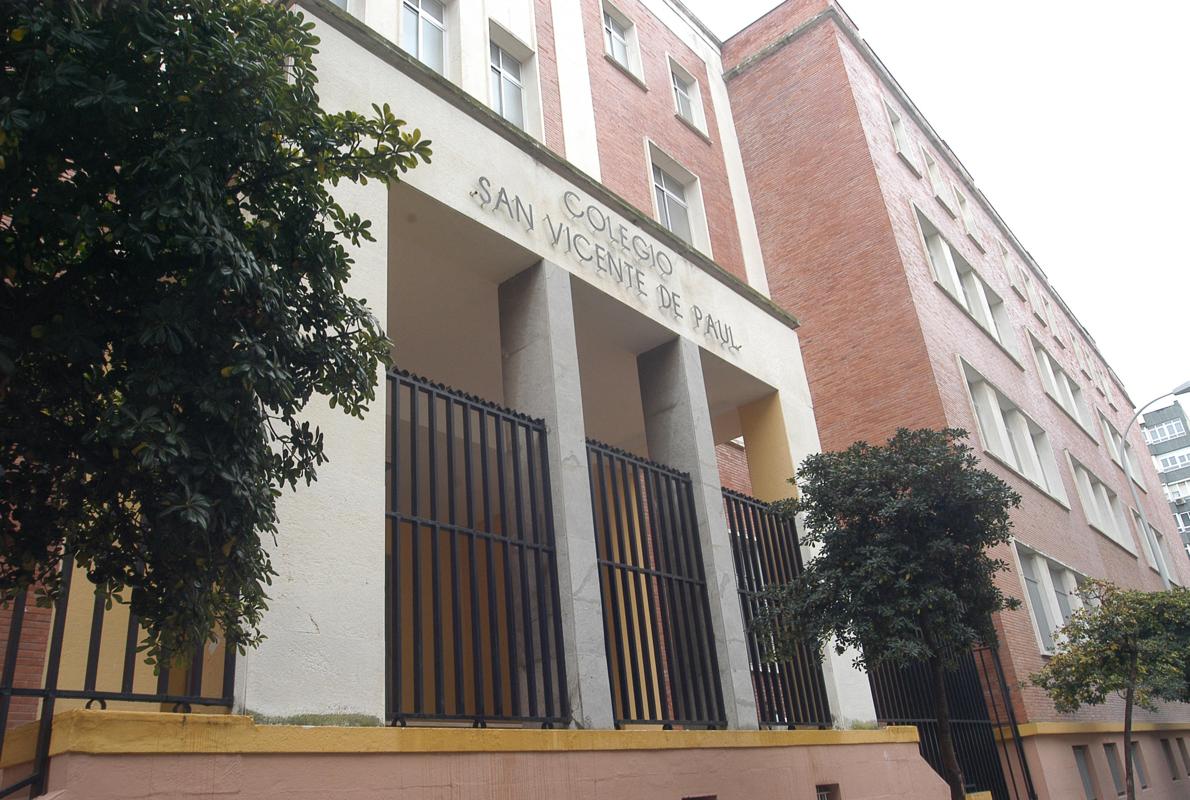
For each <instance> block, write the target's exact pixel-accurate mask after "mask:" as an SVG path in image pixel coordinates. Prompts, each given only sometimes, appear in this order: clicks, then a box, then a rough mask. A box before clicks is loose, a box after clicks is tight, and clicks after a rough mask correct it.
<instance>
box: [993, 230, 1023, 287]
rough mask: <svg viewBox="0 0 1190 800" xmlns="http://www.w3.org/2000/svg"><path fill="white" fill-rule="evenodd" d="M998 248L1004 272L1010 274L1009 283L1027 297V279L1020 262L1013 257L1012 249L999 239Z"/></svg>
mask: <svg viewBox="0 0 1190 800" xmlns="http://www.w3.org/2000/svg"><path fill="white" fill-rule="evenodd" d="M996 249H997V250H998V251H999V253H1000V263H1001V264H1002V265H1003V267H1004V272H1005V274H1007V275H1008V285H1009V286H1011V287H1012V290H1013V291H1014V292H1016V293H1017V295H1018V296H1019V297H1021V298H1022V299H1025V279H1024V276H1023V274H1022V268H1021V265H1020V263H1019V262H1018V261H1017V260H1016V259H1015V258H1013V256H1012V251H1011V250H1009V249H1008V247H1007V246H1006V245H1005V244H1004V242H1001V241H997V242H996Z"/></svg>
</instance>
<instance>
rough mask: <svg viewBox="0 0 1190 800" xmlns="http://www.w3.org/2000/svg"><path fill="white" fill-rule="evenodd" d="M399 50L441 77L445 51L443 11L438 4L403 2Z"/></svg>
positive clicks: (428, 0) (429, 0) (432, 0)
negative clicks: (401, 49) (402, 50)
mask: <svg viewBox="0 0 1190 800" xmlns="http://www.w3.org/2000/svg"><path fill="white" fill-rule="evenodd" d="M401 47H402V48H403V49H404V50H405V51H406V52H408V53H409V54H410V55H412V56H414V57H415V58H417V59H418V60H419V61H421V62H422V63H423V64H425V65H426V66H427V67H429V68H430V69H432V70H434V71H435V72H437V73H438V74H439V75H441V74H442V72H443V68H444V63H445V62H444V54H445V51H446V7H445V6H443V4H442V3H440V2H438V0H402V2H401Z"/></svg>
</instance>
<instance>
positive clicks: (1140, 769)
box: [1132, 739, 1149, 789]
mask: <svg viewBox="0 0 1190 800" xmlns="http://www.w3.org/2000/svg"><path fill="white" fill-rule="evenodd" d="M1132 773H1133V774H1134V775H1135V776H1136V782H1137V783H1139V784H1140V788H1142V789H1148V788H1149V770H1148V767H1147V766H1146V765H1145V756H1144V753H1142V752H1141V749H1140V742H1138V741H1136V740H1135V739H1134V740H1133V741H1132Z"/></svg>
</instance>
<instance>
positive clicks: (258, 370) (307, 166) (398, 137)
mask: <svg viewBox="0 0 1190 800" xmlns="http://www.w3.org/2000/svg"><path fill="white" fill-rule="evenodd" d="M0 36H2V37H3V41H2V42H0V268H2V270H3V275H2V277H0V597H3V598H5V599H10V598H12V597H14V596H15V595H16V594H17V593H19V592H22V591H25V590H26V589H27V588H28V587H40V589H41V590H43V591H44V592H46V593H47V594H46V596H47V597H52V596H53V594H54V593H55V591H56V590H57V589H58V587H59V580H60V570H59V567H60V564H61V559H62V555H63V554H64V553H68V554H71V555H73V557H74V559H75V560H76V561H77V563H78V564H79V565H80V566H81V567H82V568H84V569H85V570H86V574H87V576H88V577H89V578H90V580H91V581H93V582H94V583H96V584H97V585H98V586H99V587H101V590H102V591H104V592H106V593H107V595H108V596H109V598H116V599H127V600H128V601H130V602H131V608H132V610H133V611H134V612H135V613H136V614H137V616H138V618H139V620H140V622H141V624H142V625H143V626H144V627H145V628H146V629H147V632H148V637H149V645H150V647H149V655H150V657H157V656H160V655H161V654H162V653H165V654H171V655H172V654H176V653H181V652H189V650H190V648H191V647H193V646H194V644H195V643H196V642H198V641H201V640H203V639H205V638H207V637H208V636H209V635H210V634H211V632H212V630H213V629H216V628H218V629H221V630H222V631H224V632H225V634H226V636H227V638H228V640H229V642H230V643H231V644H233V645H236V646H240V647H243V646H248V645H253V644H255V643H256V642H257V641H258V640H259V637H260V633H259V621H260V619H261V614H262V612H263V611H264V609H265V607H266V600H267V598H266V594H265V592H266V585H267V583H268V582H269V580H270V576H271V575H272V574H273V568H272V566H271V564H270V560H269V557H268V554H267V550H266V548H265V546H264V540H267V539H269V538H270V537H273V536H274V535H275V534H276V531H277V514H276V499H277V497H278V496H279V495H280V494H281V490H282V489H283V488H284V487H291V488H295V487H296V486H297V485H298V484H299V483H300V482H306V483H308V482H310V481H312V480H314V479H315V474H316V467H317V466H318V465H319V464H321V463H322V462H324V461H325V460H326V452H325V449H324V448H325V443H324V441H323V437H322V434H321V433H320V432H319V431H318V430H317V429H316V428H313V427H311V426H310V425H309V423H308V422H306V421H304V420H303V419H302V417H301V412H302V409H303V407H305V406H306V405H307V403H309V402H310V401H311V399H312V398H314V397H315V395H323V396H325V397H327V398H329V402H330V404H331V405H332V407H334V406H338V407H339V408H341V409H342V410H343V411H344V412H345V413H348V414H351V415H355V416H360V415H362V414H363V413H364V411H365V410H366V408H367V406H368V404H369V403H370V402H371V401H373V400H374V398H375V391H376V389H375V387H376V381H377V377H378V371H379V365H380V363H381V362H382V361H384V360H386V359H387V357H388V348H389V345H388V343H387V341H386V338H385V335H384V333H383V331H382V329H381V327H380V325H379V323H378V322H377V320H376V319H375V318H374V316H373V314H372V312H371V311H370V310H369V308H368V306H367V305H366V303H365V302H364V301H363V300H361V299H359V298H355V297H352V296H350V295H349V294H348V293H347V289H348V278H349V276H350V270H351V265H352V258H351V256H350V254H349V251H348V249H347V248H348V246H349V245H357V244H359V243H360V242H361V240H368V239H371V238H372V237H371V236H370V234H369V222H368V221H367V220H365V219H361V218H360V217H359V216H358V215H357V214H354V213H349V212H347V211H345V210H344V209H343V208H342V207H341V206H340V205H339V204H338V203H337V202H336V201H335V199H334V197H333V195H332V193H331V189H330V186H333V185H336V184H337V183H338V182H339V181H340V180H346V181H359V182H361V183H364V182H366V181H367V180H368V179H376V180H381V181H395V180H397V179H398V177H399V176H400V175H401V174H402V173H404V172H405V171H407V170H409V169H411V168H413V167H415V166H417V165H418V164H419V163H422V162H428V161H429V158H430V148H429V142H428V140H425V139H422V138H421V135H420V133H419V132H418V131H417V130H410V129H409V128H408V127H407V126H406V124H405V123H404V122H403V121H402V120H400V119H397V117H396V116H395V115H394V114H393V113H392V111H391V110H390V109H389V108H388V106H387V105H386V106H380V107H378V106H373V107H372V109H371V111H370V112H369V113H368V114H367V115H366V116H365V115H364V114H361V113H357V112H354V111H343V112H340V113H327V112H326V111H324V110H322V109H321V108H320V107H319V100H318V96H317V93H316V91H315V89H316V83H317V78H316V74H315V69H314V63H313V57H314V55H315V53H316V46H317V44H318V39H317V37H316V36H315V35H314V33H313V24H312V23H309V22H307V21H305V20H303V18H302V17H301V15H300V14H298V13H296V12H292V11H290V10H288V9H287V8H285V7H284V4H275V3H265V2H254V1H253V2H237V1H236V0H152V1H151V2H150V1H149V0H143V2H131V1H130V2H120V3H109V2H102V0H89V1H87V2H84V0H72V1H68V0H63V1H62V2H54V3H45V2H36V1H35V0H12V1H11V2H6V3H3V4H0ZM327 557H328V558H329V557H332V555H331V554H327Z"/></svg>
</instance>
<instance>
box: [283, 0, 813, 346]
mask: <svg viewBox="0 0 1190 800" xmlns="http://www.w3.org/2000/svg"><path fill="white" fill-rule="evenodd" d="M667 2H672V0H667ZM288 5H289V6H290V7H291V8H292V7H295V6H300V7H301V9H302V10H305V11H309V12H311V13H312V14H313V15H314V16H316V17H317V18H318V19H319V20H321V21H322V22H324V23H326V24H327V25H330V26H331V27H333V28H334V29H335V30H337V31H339V32H340V33H342V34H343V35H344V36H346V37H347V38H349V39H351V40H352V41H353V42H355V43H356V44H358V45H360V46H361V47H363V48H364V49H365V50H367V51H368V52H369V53H371V54H372V55H374V56H376V57H377V58H380V59H381V60H383V61H384V62H386V63H387V64H389V65H390V66H392V67H395V68H396V69H398V70H399V71H400V72H402V73H404V74H405V75H406V77H408V78H410V79H412V80H414V81H416V82H417V83H419V84H421V85H422V86H423V87H424V88H426V89H428V90H430V91H431V92H433V93H435V94H437V95H438V96H439V97H441V98H442V99H443V100H445V101H446V102H448V103H450V104H451V105H453V106H454V107H455V108H457V109H459V110H460V111H462V112H464V113H465V114H467V115H468V116H469V117H471V118H472V119H473V120H475V121H476V122H479V123H480V124H481V125H483V126H485V127H486V128H488V129H489V130H491V131H492V132H493V133H496V134H497V135H499V136H500V137H501V138H503V139H505V140H506V141H508V142H509V143H510V144H512V145H514V146H515V147H517V148H518V149H519V150H521V151H523V152H524V153H526V154H528V155H529V156H531V157H532V158H534V159H536V160H537V161H538V162H539V163H540V164H542V166H545V167H547V168H548V169H550V170H552V171H553V172H554V173H556V174H557V175H559V176H560V177H562V178H564V179H566V180H568V181H571V182H572V183H574V184H575V185H576V186H578V187H580V188H582V189H583V190H584V191H585V192H587V193H588V194H590V195H591V196H592V197H595V198H598V199H599V200H600V201H602V202H603V203H605V204H606V205H608V206H609V207H611V208H613V209H615V210H616V211H617V212H618V213H620V214H622V215H623V216H624V217H625V218H627V219H628V220H629V221H630V222H631V223H632V224H634V225H637V226H638V227H640V228H642V229H644V230H645V231H647V232H648V233H649V235H650V236H652V237H654V238H655V239H658V240H659V241H662V242H664V243H665V244H666V246H668V247H670V248H671V249H673V250H674V251H675V252H676V253H678V254H679V255H680V256H682V258H684V259H686V260H687V261H689V262H690V263H691V264H692V265H694V266H695V267H696V268H698V269H701V270H702V271H703V272H705V273H707V274H708V275H710V276H711V277H712V278H714V279H715V280H717V281H719V282H720V283H722V284H723V285H725V286H727V288H729V289H731V290H732V291H734V292H735V293H736V294H738V295H740V296H741V297H743V298H744V299H745V300H747V301H748V302H750V303H751V304H752V305H754V306H756V307H757V308H758V309H760V310H761V311H762V312H764V313H765V314H768V315H769V316H770V317H772V318H773V319H775V320H777V321H778V322H780V323H781V324H782V325H785V326H786V327H788V328H790V329H793V330H796V329H797V327H798V320H797V317H796V316H794V314H793V313H791V312H790V311H787V310H786V309H784V308H782V307H781V306H779V305H777V304H776V303H774V302H773V301H772V300H770V299H769V298H768V297H765V296H764V295H763V294H761V293H760V292H758V291H757V290H756V289H754V288H752V287H751V286H749V285H748V284H747V283H744V282H743V281H742V280H740V279H739V278H737V277H736V276H735V275H733V274H732V273H730V272H728V271H727V270H726V269H724V268H723V267H721V266H720V265H719V264H718V263H716V262H715V261H714V260H713V259H711V258H709V257H708V256H706V255H704V254H703V253H701V252H699V251H698V250H695V249H694V248H693V247H691V246H690V245H688V244H686V242H684V241H682V240H681V239H679V238H678V237H677V236H676V235H674V234H673V233H672V232H670V231H669V230H668V229H667V228H665V227H663V226H662V225H661V223H659V222H657V220H655V219H653V218H652V217H649V216H647V215H646V214H645V213H644V212H642V211H641V210H640V209H638V208H637V207H636V206H634V205H632V204H631V203H629V202H628V201H627V200H625V199H624V198H623V197H621V196H620V195H618V194H616V193H615V192H613V191H612V190H611V189H609V188H607V187H606V186H604V185H603V184H602V183H600V182H599V181H597V180H596V179H595V178H592V177H591V176H590V175H588V174H587V173H585V172H583V171H582V170H580V169H579V168H578V167H576V166H575V165H574V164H571V163H570V162H569V161H567V160H566V159H565V158H563V157H562V156H560V155H558V154H557V153H555V152H554V151H553V150H550V149H549V148H548V147H546V146H545V145H544V144H542V143H541V142H539V141H537V140H536V139H534V138H533V137H532V136H530V135H529V134H527V133H525V132H524V131H522V130H521V129H520V128H517V127H516V126H514V125H513V124H512V123H510V122H508V121H507V120H506V119H504V118H503V117H501V116H500V115H499V114H497V113H496V112H495V111H493V110H492V109H490V108H488V107H487V106H486V105H484V104H483V103H481V102H479V101H478V100H476V99H475V98H474V97H472V96H471V95H469V94H467V93H466V92H465V91H463V89H462V88H460V87H458V86H456V85H455V84H454V83H452V82H450V81H449V80H447V79H446V78H444V77H443V76H441V75H439V74H438V73H437V72H435V71H434V70H432V69H430V68H429V67H427V66H426V65H425V64H422V63H421V62H420V61H418V60H417V59H415V58H413V57H412V56H410V55H409V54H408V53H406V52H405V51H404V50H402V49H401V48H400V47H398V46H397V45H396V44H395V43H394V42H391V41H389V40H388V39H386V38H385V37H383V36H381V35H380V34H379V33H377V32H376V31H374V30H373V29H372V28H370V27H368V26H367V25H366V24H364V23H363V21H361V20H359V19H358V18H356V17H355V16H353V15H351V14H349V13H348V12H346V11H344V10H342V9H340V8H338V7H337V6H335V5H332V4H331V2H330V0H288Z"/></svg>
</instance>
